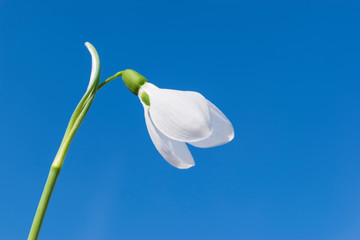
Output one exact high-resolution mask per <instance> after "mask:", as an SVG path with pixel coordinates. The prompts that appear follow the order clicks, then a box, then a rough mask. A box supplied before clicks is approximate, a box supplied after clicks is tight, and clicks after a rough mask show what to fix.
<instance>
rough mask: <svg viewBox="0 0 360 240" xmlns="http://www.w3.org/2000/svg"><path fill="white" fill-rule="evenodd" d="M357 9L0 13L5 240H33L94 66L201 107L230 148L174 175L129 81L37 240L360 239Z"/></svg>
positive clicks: (345, 5) (79, 144)
mask: <svg viewBox="0 0 360 240" xmlns="http://www.w3.org/2000/svg"><path fill="white" fill-rule="evenodd" d="M359 10H360V4H359V2H358V1H271V2H270V1H227V0H224V1H218V2H217V1H177V0H176V1H165V0H163V1H157V0H154V1H108V0H104V1H91V0H90V1H70V0H64V1H20V0H0V132H1V135H0V156H1V157H0V163H1V167H0V189H1V193H0V194H1V195H0V196H1V197H0V203H1V204H0V215H1V218H0V239H25V238H26V236H27V234H28V231H29V228H30V225H31V222H32V218H33V215H34V213H35V210H36V206H37V203H38V200H39V198H40V194H41V191H42V188H43V185H44V183H45V180H46V177H47V174H48V170H49V168H50V165H51V162H52V160H53V157H54V156H55V154H56V151H57V148H58V147H59V144H60V142H61V138H62V136H63V133H64V131H65V128H66V125H67V122H68V120H69V117H70V116H71V113H72V111H73V110H74V108H75V106H76V104H77V103H78V101H79V100H80V98H81V96H82V94H83V93H84V91H85V89H86V87H87V82H88V80H89V76H90V68H91V61H90V55H89V53H88V51H87V49H86V48H85V46H84V43H85V42H86V41H89V42H91V43H92V44H93V45H94V46H95V47H96V48H97V50H98V52H99V55H100V60H101V64H102V80H104V79H105V78H107V77H109V76H111V75H113V74H114V73H116V72H118V71H120V70H124V69H126V68H132V69H135V70H136V71H138V72H140V73H141V74H143V75H144V76H146V77H147V79H148V80H149V81H150V82H152V83H154V84H156V85H157V86H159V87H163V88H170V89H179V90H193V91H198V92H201V93H202V94H203V95H204V96H205V97H206V98H208V99H209V100H211V101H212V102H213V103H214V104H216V105H217V106H218V107H219V108H220V109H221V110H222V111H223V112H224V113H225V114H226V115H227V117H228V118H229V119H230V120H231V122H232V123H233V125H234V129H235V139H234V140H233V141H232V142H231V143H229V144H227V145H224V146H221V147H216V148H211V149H198V148H194V147H190V150H191V152H192V154H193V156H194V158H195V161H196V164H197V165H196V166H195V167H194V168H191V169H189V170H178V169H176V168H173V167H171V166H170V165H169V164H167V163H166V162H165V160H163V159H162V158H161V156H160V155H159V154H158V152H157V151H156V149H155V147H154V146H153V144H152V142H151V140H150V137H149V136H148V133H147V130H146V126H145V120H144V116H143V109H142V106H141V104H140V103H139V101H138V99H137V97H135V96H134V95H132V94H131V93H130V92H129V91H128V90H127V89H126V87H125V86H124V85H123V83H122V81H121V80H120V79H118V80H115V81H114V82H112V83H111V84H109V85H107V86H106V87H105V88H104V89H102V90H101V91H100V92H99V93H98V95H97V96H96V99H95V102H94V104H93V105H92V107H91V109H90V112H89V113H88V115H87V117H86V119H85V121H84V123H83V125H82V126H81V128H80V130H79V132H78V134H77V135H76V137H75V139H74V141H73V144H72V145H71V148H70V151H69V153H68V156H67V158H66V160H65V163H64V166H63V170H62V172H61V175H60V177H59V179H58V183H57V185H56V187H55V191H54V194H53V197H52V199H51V202H50V205H49V209H48V212H47V215H46V217H45V221H44V224H43V228H42V231H41V233H40V238H39V239H52V240H58V239H69V240H72V239H74V240H75V239H88V240H91V239H129V240H137V239H157V240H161V239H164V240H165V239H174V240H177V239H179V240H180V239H188V240H192V239H209V240H213V239H214V240H218V239H229V240H233V239H234V240H235V239H249V240H257V239H259V240H275V239H276V240H279V239H283V240H300V239H301V240H303V239H307V240H312V239H314V240H319V239H326V240H343V239H346V240H353V239H354V240H355V239H359V238H360V228H359V226H360V205H359V202H360V190H359V189H360V176H359V171H360V162H359V157H360V148H359V140H360V137H359V136H360V128H359V122H360V113H359V103H360V83H359V79H360V72H359V66H360V47H359V43H360V31H359V23H360V15H359Z"/></svg>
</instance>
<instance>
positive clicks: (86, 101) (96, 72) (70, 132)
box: [28, 43, 100, 240]
mask: <svg viewBox="0 0 360 240" xmlns="http://www.w3.org/2000/svg"><path fill="white" fill-rule="evenodd" d="M85 45H86V47H87V48H88V50H89V51H90V54H91V57H92V70H91V77H90V83H89V86H88V90H87V91H86V93H85V94H84V96H83V97H82V99H81V100H80V102H79V104H78V105H77V107H76V108H75V111H74V113H73V114H72V116H71V118H70V121H69V124H68V126H67V129H66V131H65V134H64V137H63V140H62V142H61V145H60V147H59V150H58V152H57V154H56V156H55V159H54V162H53V164H52V165H51V168H50V172H49V176H48V178H47V180H46V183H45V187H44V190H43V193H42V195H41V198H40V202H39V204H38V208H37V210H36V213H35V217H34V220H33V223H32V225H31V229H30V233H29V236H28V240H36V239H37V238H38V236H39V233H40V229H41V225H42V222H43V220H44V217H45V213H46V209H47V207H48V205H49V201H50V198H51V194H52V192H53V190H54V187H55V183H56V180H57V178H58V176H59V174H60V170H61V168H62V165H63V163H64V160H65V157H66V154H67V151H68V149H69V147H70V144H71V142H72V140H73V138H74V136H75V134H76V132H77V130H78V129H79V127H80V125H81V123H82V122H83V120H84V118H85V116H86V114H87V112H88V111H89V109H90V107H91V104H92V102H93V101H94V98H95V95H96V92H97V91H98V85H99V81H100V60H99V56H98V53H97V51H96V49H95V48H94V47H93V46H92V45H91V44H90V43H86V44H85Z"/></svg>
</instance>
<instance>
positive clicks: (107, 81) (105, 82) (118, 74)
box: [98, 71, 124, 91]
mask: <svg viewBox="0 0 360 240" xmlns="http://www.w3.org/2000/svg"><path fill="white" fill-rule="evenodd" d="M123 72H124V71H121V72H118V73H116V74H115V75H114V76H112V77H109V78H108V79H106V80H105V81H103V82H102V83H101V84H100V85H99V87H98V91H99V90H100V88H102V87H103V86H105V85H106V84H108V83H109V82H111V81H112V80H114V79H116V78H118V77H120V76H121V75H122V74H123Z"/></svg>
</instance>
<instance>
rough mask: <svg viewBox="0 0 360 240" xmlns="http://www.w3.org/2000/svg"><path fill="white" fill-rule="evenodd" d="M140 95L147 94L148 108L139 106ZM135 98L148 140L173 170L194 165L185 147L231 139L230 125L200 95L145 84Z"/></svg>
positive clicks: (213, 144)
mask: <svg viewBox="0 0 360 240" xmlns="http://www.w3.org/2000/svg"><path fill="white" fill-rule="evenodd" d="M143 92H146V93H147V94H148V96H149V100H150V106H147V105H146V104H145V103H144V102H142V100H141V97H140V96H141V94H142V93H143ZM138 96H139V98H140V101H141V102H142V105H143V107H144V111H145V121H146V126H147V129H148V131H149V134H150V137H151V140H152V141H153V143H154V145H155V147H156V149H157V150H158V151H159V153H160V154H161V155H162V156H163V157H164V158H165V160H166V161H168V162H169V163H170V164H171V165H173V166H174V167H177V168H180V169H186V168H190V167H192V166H194V165H195V162H194V159H193V157H192V155H191V153H190V151H189V149H188V147H187V146H186V143H189V144H191V145H193V146H196V147H201V148H209V147H215V146H219V145H222V144H225V143H227V142H229V141H231V140H232V139H233V138H234V129H233V126H232V124H231V123H230V121H229V120H228V119H227V118H226V117H225V115H224V114H223V113H222V112H221V111H220V110H219V109H218V108H217V107H216V106H215V105H214V104H212V103H211V102H210V101H208V100H207V99H206V98H204V97H203V96H202V95H201V94H200V93H197V92H191V91H177V90H170V89H161V88H158V87H156V86H155V85H153V84H151V83H145V84H144V85H143V86H141V88H140V91H139V94H138Z"/></svg>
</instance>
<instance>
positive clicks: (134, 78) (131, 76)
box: [122, 69, 147, 96]
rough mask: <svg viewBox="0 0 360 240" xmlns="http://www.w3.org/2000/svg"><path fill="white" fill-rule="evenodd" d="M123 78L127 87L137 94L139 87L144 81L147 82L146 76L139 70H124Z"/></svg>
mask: <svg viewBox="0 0 360 240" xmlns="http://www.w3.org/2000/svg"><path fill="white" fill-rule="evenodd" d="M122 79H123V81H124V83H125V85H126V87H127V88H128V89H129V90H130V91H131V92H132V93H133V94H135V95H136V96H137V95H138V93H139V89H140V87H141V86H142V85H144V83H146V82H147V80H146V78H145V77H144V76H143V75H141V74H140V73H138V72H135V71H134V70H132V69H126V70H125V71H123V72H122Z"/></svg>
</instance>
